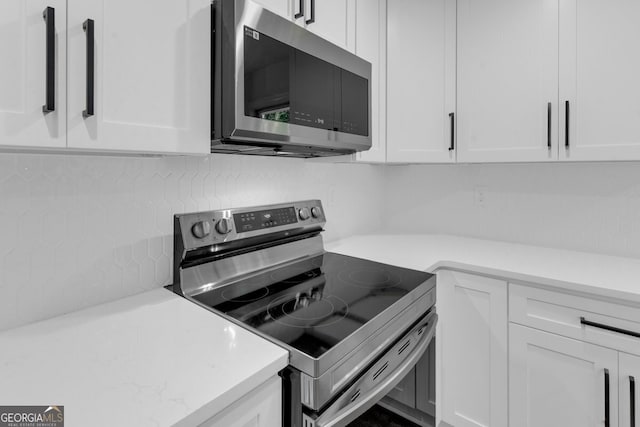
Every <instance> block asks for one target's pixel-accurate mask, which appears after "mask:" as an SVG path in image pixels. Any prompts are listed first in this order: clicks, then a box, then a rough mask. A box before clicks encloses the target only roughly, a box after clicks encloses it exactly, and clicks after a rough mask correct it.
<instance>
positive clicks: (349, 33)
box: [294, 0, 355, 52]
mask: <svg viewBox="0 0 640 427" xmlns="http://www.w3.org/2000/svg"><path fill="white" fill-rule="evenodd" d="M299 1H303V2H304V5H303V8H304V16H303V17H302V18H299V19H297V20H296V22H298V23H300V24H301V25H304V26H305V27H306V28H307V30H309V31H311V32H312V33H315V34H317V35H319V36H320V37H322V38H324V39H326V40H328V41H330V42H331V43H333V44H335V45H338V46H340V47H342V48H343V49H347V50H349V51H351V52H353V47H354V46H353V45H354V42H355V25H354V22H355V1H354V0H294V3H299ZM294 9H295V11H296V13H297V12H298V11H299V5H298V4H296V5H295V8H294Z"/></svg>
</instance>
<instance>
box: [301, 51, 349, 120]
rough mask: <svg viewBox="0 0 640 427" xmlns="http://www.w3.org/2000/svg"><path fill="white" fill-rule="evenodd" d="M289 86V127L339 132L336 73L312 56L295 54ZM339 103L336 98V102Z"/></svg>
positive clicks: (332, 67)
mask: <svg viewBox="0 0 640 427" xmlns="http://www.w3.org/2000/svg"><path fill="white" fill-rule="evenodd" d="M293 72H294V76H293V84H292V93H293V96H292V104H291V106H292V112H291V123H292V124H294V125H299V126H305V127H307V128H317V129H324V130H330V131H338V130H339V128H340V120H339V113H338V114H336V111H335V110H336V107H339V106H340V104H339V103H336V101H335V99H336V96H339V95H340V94H339V92H338V91H339V88H338V87H337V86H338V84H339V82H340V80H339V69H338V68H337V67H335V66H334V65H331V64H329V63H328V62H325V61H323V60H321V59H318V58H316V57H314V56H312V55H309V54H307V53H304V52H301V51H298V50H296V51H295V66H294V71H293ZM338 99H339V98H338Z"/></svg>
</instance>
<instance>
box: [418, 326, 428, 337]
mask: <svg viewBox="0 0 640 427" xmlns="http://www.w3.org/2000/svg"><path fill="white" fill-rule="evenodd" d="M425 329H426V327H425V326H423V327H422V328H420V330H418V336H420V335H422V333H423V332H424V330H425Z"/></svg>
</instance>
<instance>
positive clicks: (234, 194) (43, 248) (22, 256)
mask: <svg viewBox="0 0 640 427" xmlns="http://www.w3.org/2000/svg"><path fill="white" fill-rule="evenodd" d="M383 185H384V174H383V168H381V167H377V166H371V165H361V164H334V163H318V162H308V161H304V160H301V159H281V158H263V157H241V156H232V155H211V156H207V157H159V158H158V157H156V158H147V157H144V158H129V157H127V158H119V157H102V156H64V155H40V154H0V200H1V202H0V330H3V329H8V328H11V327H15V326H19V325H23V324H26V323H30V322H34V321H37V320H41V319H46V318H49V317H52V316H56V315H59V314H63V313H67V312H70V311H74V310H78V309H81V308H84V307H88V306H91V305H96V304H100V303H103V302H107V301H111V300H114V299H117V298H122V297H125V296H128V295H132V294H135V293H139V292H143V291H146V290H150V289H153V288H158V287H161V286H164V285H167V284H169V283H171V280H172V255H173V240H172V233H173V215H174V214H175V213H184V212H193V211H201V210H211V209H220V208H227V207H239V206H253V205H261V204H267V203H280V202H287V201H293V200H301V199H311V198H318V199H321V200H322V202H323V204H324V207H325V210H326V212H327V218H328V224H327V232H326V233H325V240H334V239H337V238H340V237H344V236H347V235H352V234H359V233H367V232H372V231H375V230H377V229H379V228H380V226H381V223H382V218H381V215H380V214H379V213H378V212H380V210H381V209H380V206H381V205H382V202H383V200H382V197H383V196H382V193H381V191H379V190H380V189H381V188H382V187H383Z"/></svg>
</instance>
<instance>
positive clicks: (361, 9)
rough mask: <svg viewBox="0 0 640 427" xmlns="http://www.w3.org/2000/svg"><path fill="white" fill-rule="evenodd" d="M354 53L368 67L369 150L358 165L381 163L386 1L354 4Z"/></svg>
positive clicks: (357, 0) (384, 122)
mask: <svg viewBox="0 0 640 427" xmlns="http://www.w3.org/2000/svg"><path fill="white" fill-rule="evenodd" d="M355 4H356V7H355V9H356V10H355V14H356V25H355V27H356V36H355V53H356V55H358V56H359V57H361V58H363V59H365V60H367V61H369V62H370V63H371V149H369V150H368V151H363V152H360V153H358V154H357V156H356V159H357V160H358V161H364V162H372V163H384V162H385V160H386V154H387V153H386V133H387V130H386V125H387V117H386V111H387V101H386V95H387V93H386V91H387V72H386V67H387V0H355Z"/></svg>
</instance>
